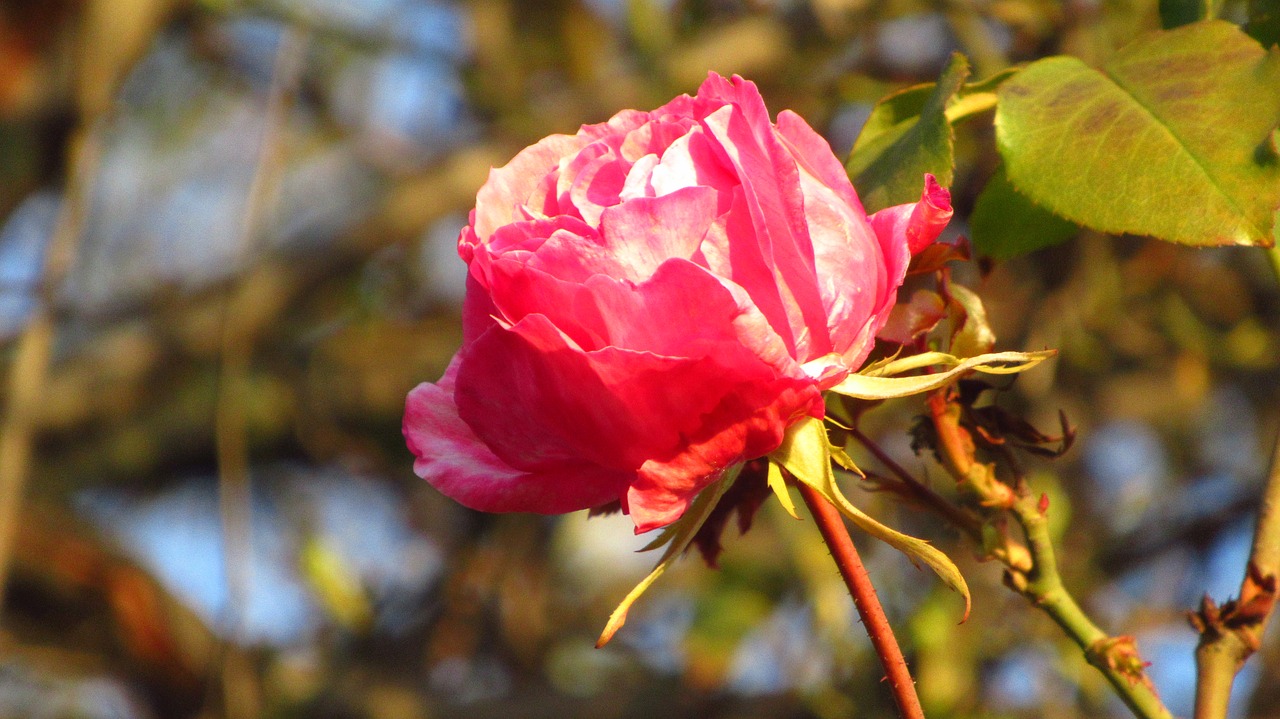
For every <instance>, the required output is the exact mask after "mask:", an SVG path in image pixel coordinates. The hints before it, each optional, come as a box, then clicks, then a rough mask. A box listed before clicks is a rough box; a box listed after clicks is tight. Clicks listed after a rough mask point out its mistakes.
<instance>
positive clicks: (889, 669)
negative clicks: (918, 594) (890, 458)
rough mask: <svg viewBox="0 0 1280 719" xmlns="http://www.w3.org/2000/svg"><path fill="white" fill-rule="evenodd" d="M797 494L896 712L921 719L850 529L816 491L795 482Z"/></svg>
mask: <svg viewBox="0 0 1280 719" xmlns="http://www.w3.org/2000/svg"><path fill="white" fill-rule="evenodd" d="M796 484H797V486H798V487H799V489H800V496H801V497H804V503H805V504H806V505H808V506H809V512H810V513H812V514H813V519H814V521H815V522H817V524H818V531H819V532H821V533H822V539H823V541H825V542H826V543H827V548H828V549H830V550H831V558H832V559H834V560H835V562H836V567H838V568H839V569H840V576H841V577H843V578H844V583H845V584H846V585H847V586H848V587H849V594H850V595H851V596H852V597H853V604H854V606H856V607H857V608H858V616H860V617H862V625H863V626H864V627H866V629H867V636H869V637H871V644H872V646H874V647H875V650H876V654H877V655H879V657H880V663H881V664H882V665H884V671H885V675H886V678H887V679H888V680H889V688H890V689H891V690H892V691H893V699H894V701H895V702H897V704H898V713H899V714H900V715H901V716H902V717H903V719H924V710H923V709H921V708H920V698H919V697H917V696H916V685H915V681H914V680H913V679H912V678H911V672H910V671H909V670H908V669H907V660H906V659H904V658H903V657H902V649H901V648H899V647H898V639H897V637H895V636H894V635H893V628H892V627H890V626H889V619H888V618H887V617H885V615H884V608H883V607H881V606H880V600H879V598H877V597H876V589H875V587H873V586H872V585H871V577H870V576H869V575H868V574H867V569H866V567H864V566H862V558H861V557H859V556H858V550H857V549H856V548H855V547H854V546H853V540H852V539H851V538H850V537H849V530H847V529H845V526H844V519H843V518H841V516H840V512H839V510H837V509H836V508H835V507H833V506H832V505H831V503H830V502H828V501H827V500H826V499H824V498H823V496H822V495H821V494H819V493H818V491H817V490H815V489H813V488H812V487H810V486H808V485H806V484H804V483H802V482H797V483H796Z"/></svg>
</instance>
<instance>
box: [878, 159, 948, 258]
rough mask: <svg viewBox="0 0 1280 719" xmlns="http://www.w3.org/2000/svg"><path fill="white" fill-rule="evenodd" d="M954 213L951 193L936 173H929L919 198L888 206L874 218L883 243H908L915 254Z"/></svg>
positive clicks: (934, 238)
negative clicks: (939, 180)
mask: <svg viewBox="0 0 1280 719" xmlns="http://www.w3.org/2000/svg"><path fill="white" fill-rule="evenodd" d="M951 215H952V209H951V193H950V192H949V191H947V189H946V188H945V187H943V186H941V185H939V184H938V180H937V178H935V177H934V176H933V175H925V176H924V192H923V193H921V195H920V201H919V202H913V203H910V204H906V205H894V206H893V207H886V208H885V209H883V210H881V211H879V212H877V213H875V214H874V215H872V216H871V217H870V220H871V226H872V227H874V228H875V230H876V234H877V235H879V236H880V242H881V243H882V244H883V243H886V242H891V243H904V244H905V245H906V246H907V248H908V249H909V250H910V252H911V254H913V255H914V254H915V253H917V252H919V251H920V250H923V249H924V248H925V247H927V246H928V245H930V244H932V243H933V241H934V240H936V239H938V235H940V234H942V230H943V228H945V227H946V226H947V223H948V222H950V221H951ZM886 254H887V253H886Z"/></svg>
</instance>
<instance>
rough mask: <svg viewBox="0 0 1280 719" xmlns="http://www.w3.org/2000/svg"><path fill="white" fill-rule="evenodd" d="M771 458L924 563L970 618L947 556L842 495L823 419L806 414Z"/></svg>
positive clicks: (960, 579)
mask: <svg viewBox="0 0 1280 719" xmlns="http://www.w3.org/2000/svg"><path fill="white" fill-rule="evenodd" d="M770 459H772V460H773V461H775V462H777V463H778V464H780V465H782V467H783V468H784V469H786V470H787V471H788V472H790V473H791V476H793V477H795V478H796V480H798V481H800V482H804V483H805V484H807V485H809V486H810V487H813V488H814V489H815V490H817V492H818V493H819V494H821V495H822V496H823V498H825V499H826V500H827V501H828V502H830V503H831V504H832V505H834V506H835V507H836V508H837V509H839V510H840V513H841V514H843V515H844V516H845V517H846V518H848V519H849V521H850V522H853V524H854V525H855V526H856V527H858V529H861V530H862V531H864V532H866V533H867V534H870V535H871V536H873V537H875V538H876V539H879V540H880V541H882V542H885V543H886V544H888V545H889V546H891V547H893V548H894V549H897V550H899V551H901V552H903V553H904V554H906V555H907V557H908V558H910V559H911V561H912V563H915V562H916V560H919V561H921V562H924V563H925V564H927V565H928V566H929V568H930V569H932V570H933V571H934V572H935V573H936V574H937V575H938V577H939V578H940V579H941V580H942V581H943V582H944V583H946V585H947V586H948V587H951V588H952V589H954V590H956V591H957V592H959V593H960V595H961V596H963V597H964V616H965V618H966V619H967V618H968V617H969V607H970V602H971V600H970V597H969V585H968V584H966V583H965V581H964V576H963V575H961V574H960V570H959V569H958V568H957V567H956V565H955V564H954V563H953V562H952V561H951V559H950V558H948V557H947V555H945V554H943V553H942V552H940V551H938V549H937V548H935V547H934V546H933V545H931V544H929V543H928V542H926V541H924V540H923V539H916V538H915V537H911V536H908V535H906V534H903V533H901V532H898V531H896V530H893V529H890V528H889V527H886V526H885V525H883V524H881V523H880V522H878V521H876V520H875V519H873V518H872V517H870V516H869V515H867V514H866V513H865V512H863V511H862V510H860V509H858V508H857V507H855V506H853V504H852V503H851V502H850V501H849V500H848V499H846V498H845V496H844V493H843V492H841V491H840V487H839V485H837V484H836V475H835V472H834V471H832V469H831V442H830V441H829V440H828V439H827V430H826V428H825V427H823V424H822V420H820V419H814V418H812V417H806V418H805V419H803V420H801V421H800V422H797V423H796V424H793V425H791V429H789V430H787V436H786V438H785V439H784V440H783V442H782V446H781V447H779V448H778V449H777V450H776V451H775V452H774V453H773V454H772V455H770Z"/></svg>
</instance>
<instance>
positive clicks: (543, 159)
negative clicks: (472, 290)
mask: <svg viewBox="0 0 1280 719" xmlns="http://www.w3.org/2000/svg"><path fill="white" fill-rule="evenodd" d="M587 142H588V141H587V140H586V139H585V138H580V137H574V136H570V135H551V136H550V137H545V138H543V139H542V140H540V141H538V142H537V143H536V144H534V145H531V146H529V147H526V148H525V149H523V150H521V151H520V153H519V154H517V155H516V156H515V157H514V158H512V160H511V162H508V163H507V164H506V165H503V166H502V167H499V168H496V169H493V170H490V171H489V179H488V180H487V181H486V182H485V183H484V186H483V187H481V188H480V191H479V193H477V194H476V212H475V216H474V218H473V219H472V221H471V224H472V226H473V227H475V232H476V235H477V236H478V237H479V239H481V240H487V239H489V236H490V235H492V234H493V232H494V231H495V230H497V229H498V228H499V227H501V226H503V225H505V224H508V223H510V222H511V221H512V220H513V219H515V217H516V208H517V207H519V206H521V205H525V204H528V203H529V201H530V198H531V197H532V196H533V194H534V191H535V189H537V187H538V186H539V184H540V183H542V182H543V180H544V178H545V177H546V176H547V175H548V174H549V173H551V172H552V171H553V170H554V169H555V168H556V167H557V166H558V165H559V164H560V158H562V157H565V156H567V155H571V154H573V153H575V152H577V151H578V150H579V149H581V148H582V147H584V146H586V144H587ZM543 204H544V203H537V205H543ZM534 209H536V210H539V211H544V210H545V209H546V208H545V207H543V206H535V207H534ZM543 214H551V213H547V212H543Z"/></svg>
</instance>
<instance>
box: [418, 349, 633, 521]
mask: <svg viewBox="0 0 1280 719" xmlns="http://www.w3.org/2000/svg"><path fill="white" fill-rule="evenodd" d="M457 371H458V360H457V359H455V360H454V361H453V363H451V364H450V365H449V369H448V370H446V371H445V374H444V377H442V378H441V379H440V382H439V383H437V384H430V383H425V382H424V383H423V384H420V385H418V386H417V387H416V388H414V390H413V391H412V392H410V393H409V396H408V399H407V400H406V402H405V413H404V425H403V431H404V437H405V442H406V443H407V444H408V447H409V450H410V451H411V452H413V454H414V456H415V457H416V459H415V460H414V463H413V470H414V472H416V473H417V474H418V476H419V477H422V478H423V479H426V480H427V481H428V482H430V483H431V484H432V485H434V486H435V487H436V488H437V489H439V490H440V491H441V492H443V493H444V494H445V495H447V496H449V497H452V498H453V499H455V500H456V501H458V502H460V503H461V504H464V505H466V506H468V507H471V508H472V509H477V510H480V511H484V512H538V513H542V514H561V513H564V512H572V511H575V510H579V509H586V508H588V507H593V506H598V505H600V504H604V503H606V502H609V501H612V500H614V499H615V498H617V496H618V495H619V493H621V492H622V491H624V490H625V488H626V486H627V483H628V482H629V481H630V480H631V475H630V474H625V473H618V472H611V471H609V470H605V469H602V468H600V467H592V466H587V465H577V466H573V465H563V466H560V467H557V468H556V469H555V470H554V471H547V472H524V471H520V470H517V469H514V468H512V467H510V466H509V465H507V464H506V463H505V462H503V461H502V460H500V459H498V457H497V455H495V454H494V453H493V452H492V451H491V450H490V449H489V448H488V447H487V446H485V444H484V443H483V442H481V441H480V440H479V438H477V437H476V435H475V433H474V432H473V431H471V428H470V427H468V426H467V424H466V423H465V422H463V421H462V419H461V417H459V415H458V409H457V406H456V405H455V404H454V401H453V390H454V380H455V378H456V375H457Z"/></svg>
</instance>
